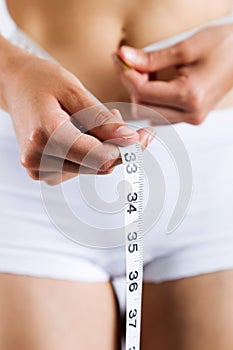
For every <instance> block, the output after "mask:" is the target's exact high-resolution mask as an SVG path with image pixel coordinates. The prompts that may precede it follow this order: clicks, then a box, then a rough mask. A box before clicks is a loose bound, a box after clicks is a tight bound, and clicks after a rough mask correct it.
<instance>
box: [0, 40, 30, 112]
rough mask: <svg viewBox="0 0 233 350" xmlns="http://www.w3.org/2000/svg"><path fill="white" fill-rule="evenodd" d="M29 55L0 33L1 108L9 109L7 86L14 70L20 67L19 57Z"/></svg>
mask: <svg viewBox="0 0 233 350" xmlns="http://www.w3.org/2000/svg"><path fill="white" fill-rule="evenodd" d="M24 55H27V53H26V52H24V51H23V50H22V49H20V48H18V47H16V46H14V45H12V44H11V43H10V42H9V41H8V40H6V39H5V38H4V37H3V36H1V35H0V108H2V109H4V110H6V111H8V102H7V93H6V90H7V86H8V84H10V83H11V80H12V78H13V76H14V72H15V71H16V70H17V69H19V67H20V65H19V59H20V58H22V57H23V56H24Z"/></svg>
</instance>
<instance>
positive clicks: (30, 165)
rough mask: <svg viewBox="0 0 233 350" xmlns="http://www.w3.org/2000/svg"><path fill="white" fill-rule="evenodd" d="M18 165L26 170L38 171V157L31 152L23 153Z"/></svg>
mask: <svg viewBox="0 0 233 350" xmlns="http://www.w3.org/2000/svg"><path fill="white" fill-rule="evenodd" d="M20 163H21V165H22V166H23V167H24V168H26V169H39V165H40V161H39V159H38V157H36V155H35V153H34V152H32V151H30V152H27V151H26V152H25V153H23V154H22V155H21V157H20Z"/></svg>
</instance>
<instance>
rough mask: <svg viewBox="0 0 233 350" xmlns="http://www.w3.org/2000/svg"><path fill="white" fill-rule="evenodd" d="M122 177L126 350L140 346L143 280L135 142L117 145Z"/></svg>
mask: <svg viewBox="0 0 233 350" xmlns="http://www.w3.org/2000/svg"><path fill="white" fill-rule="evenodd" d="M119 149H120V153H121V157H122V161H123V167H124V179H125V181H126V183H130V185H131V190H130V192H129V190H128V187H127V188H126V187H125V188H126V190H125V210H124V220H125V243H126V245H125V248H126V350H139V349H140V336H141V303H142V281H143V230H142V212H143V188H144V176H143V156H142V150H141V145H140V143H139V142H137V143H135V144H134V145H131V146H127V147H119Z"/></svg>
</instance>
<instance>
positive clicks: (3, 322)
mask: <svg viewBox="0 0 233 350" xmlns="http://www.w3.org/2000/svg"><path fill="white" fill-rule="evenodd" d="M118 324H119V323H118V316H117V306H116V301H115V297H114V293H113V289H112V286H111V284H110V283H107V282H106V283H105V282H99V283H86V282H70V281H61V280H53V279H44V278H35V277H28V276H20V275H11V274H0V349H1V350H15V349H17V350H41V349H43V350H66V349H69V350H77V349H80V350H93V349H101V350H118V349H119V333H118Z"/></svg>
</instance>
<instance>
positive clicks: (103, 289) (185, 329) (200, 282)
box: [0, 0, 233, 350]
mask: <svg viewBox="0 0 233 350" xmlns="http://www.w3.org/2000/svg"><path fill="white" fill-rule="evenodd" d="M7 3H8V6H9V9H10V12H11V15H12V17H13V18H14V19H15V21H16V23H17V24H18V25H19V26H20V27H21V28H22V29H23V30H25V31H26V32H27V33H28V34H29V35H30V36H32V38H34V39H35V40H36V41H37V42H38V43H39V44H40V45H41V46H42V47H44V48H45V49H46V50H47V51H48V52H49V53H50V54H51V55H52V56H54V58H56V59H57V60H58V61H59V62H60V63H61V64H62V65H63V66H64V67H65V68H66V69H67V70H69V71H70V72H72V73H73V75H72V77H71V75H70V74H69V73H68V72H67V71H62V72H61V70H60V68H59V69H58V68H57V66H56V67H54V66H52V65H50V66H49V67H48V71H51V69H52V70H53V71H56V69H58V70H59V72H58V71H56V73H55V72H54V76H55V80H56V77H57V81H58V80H60V78H61V73H62V76H63V78H64V81H65V82H66V89H65V90H63V91H61V90H60V89H58V90H56V89H53V88H51V86H50V88H51V90H50V89H49V90H47V92H48V94H47V96H48V95H51V92H52V96H53V97H55V100H56V99H57V100H56V102H60V100H59V99H58V97H57V96H58V93H59V94H60V93H61V92H62V93H61V95H62V96H61V95H59V97H60V98H62V99H63V100H64V101H67V103H68V104H69V106H68V107H69V108H71V109H72V108H73V107H74V101H76V98H77V100H79V102H80V99H78V97H80V96H82V98H81V104H80V105H79V106H78V107H80V108H81V107H85V106H87V105H88V106H89V105H90V101H89V100H88V98H87V96H86V94H85V93H83V90H82V88H81V89H80V85H79V82H80V81H81V82H82V83H83V84H84V85H85V86H86V87H87V88H89V89H90V90H91V91H92V92H93V93H94V94H95V95H96V96H97V97H98V98H99V99H101V101H107V102H109V101H119V100H120V101H128V100H129V99H130V93H129V91H128V90H127V88H125V87H124V86H123V85H122V83H121V82H120V79H119V77H118V75H117V72H116V70H115V67H114V65H113V63H112V60H111V55H112V53H113V52H116V51H117V49H118V48H119V46H121V45H122V44H126V45H129V46H134V47H137V48H141V47H143V46H146V45H148V44H150V43H152V42H155V41H157V40H159V39H162V38H165V37H168V36H170V35H174V34H176V33H179V32H181V31H183V30H186V29H189V28H191V27H193V26H196V25H199V24H202V23H205V22H207V21H210V20H214V19H216V18H218V17H221V16H224V15H225V14H227V13H229V12H230V10H231V9H232V3H231V1H230V0H229V1H227V0H225V1H216V2H214V3H213V1H205V3H204V4H203V1H202V0H200V1H195V3H191V4H190V3H189V2H181V1H158V2H155V1H152V0H148V1H146V2H145V1H144V2H143V3H142V2H138V3H137V5H135V1H125V2H124V3H122V2H120V1H114V2H107V1H105V0H102V1H98V5H96V6H95V4H97V2H94V1H85V2H84V1H77V0H73V1H70V2H69V6H67V1H65V0H60V1H57V0H54V1H52V0H51V1H48V0H43V1H41V0H34V1H30V0H21V1H17V0H8V1H7ZM193 4H194V5H193ZM148 8H149V9H150V11H148ZM190 9H191V10H190ZM103 13H106V16H103V17H102V14H103ZM51 18H53V21H51ZM135 18H136V19H137V21H136V22H135ZM158 23H159V24H158ZM97 29H98V30H97ZM100 38H101V40H100ZM87 42H88V43H89V45H86V43H87ZM4 45H7V44H6V43H5V44H4ZM100 45H101V47H100ZM9 50H10V49H9ZM6 51H7V50H4V52H6ZM17 54H19V56H20V57H23V56H21V53H16V55H17ZM1 57H3V56H2V55H1ZM24 57H25V56H24ZM26 61H27V62H28V65H27V67H30V65H31V66H34V67H35V66H36V67H38V65H37V63H36V64H34V63H32V58H31V57H29V56H27V59H26V60H25V61H24V62H26ZM34 62H35V61H34ZM38 62H39V61H38ZM43 67H44V66H43ZM43 67H41V69H42V70H43ZM52 67H53V68H52ZM1 71H4V72H6V71H7V69H6V70H5V69H3V70H1ZM10 71H11V72H15V70H11V69H10ZM16 71H18V70H16ZM32 71H33V70H31V72H32ZM33 72H34V71H33ZM40 72H41V71H40ZM34 73H35V74H36V72H34ZM12 74H13V73H10V75H11V77H12ZM38 74H40V73H38ZM29 76H30V74H29ZM74 77H77V78H78V79H80V81H78V80H74ZM4 79H5V81H6V80H7V77H4ZM0 80H1V79H0ZM2 81H3V80H2ZM11 81H12V80H11ZM1 83H2V82H1V81H0V84H1ZM15 83H16V85H15V86H14V85H12V87H11V89H12V90H9V89H8V91H6V89H4V88H3V89H1V93H0V100H1V106H2V107H4V108H5V109H6V110H8V111H9V112H10V113H11V115H12V119H13V123H14V125H15V130H16V134H17V137H18V141H19V144H20V145H21V151H22V152H21V156H22V157H21V162H22V164H23V165H24V166H25V167H26V168H27V170H28V173H29V175H30V176H31V177H34V178H37V177H38V162H36V164H33V165H32V164H31V162H30V160H31V159H32V158H33V157H32V156H31V155H32V154H35V153H36V152H38V153H40V152H41V150H40V147H41V143H40V141H41V139H39V142H38V130H39V133H40V132H41V128H40V127H39V129H38V125H39V126H40V124H41V121H42V122H43V120H42V119H41V113H38V112H41V111H40V110H38V108H36V106H35V104H33V103H32V102H30V101H33V100H34V99H35V96H33V93H32V94H31V91H33V89H31V88H30V89H27V86H26V85H27V84H24V83H25V82H24V83H23V84H22V82H21V81H20V78H18V79H15ZM2 84H3V85H4V83H2ZM5 85H7V84H5ZM42 85H43V86H44V84H43V82H42V83H41V86H42ZM54 85H55V84H54ZM63 86H64V85H63ZM21 87H23V88H24V91H25V92H26V93H27V97H28V98H27V99H26V100H27V101H29V102H28V103H29V105H30V107H33V108H34V111H35V113H34V114H33V115H34V116H35V118H34V119H33V120H34V122H35V123H34V124H33V123H32V124H30V125H28V124H27V125H28V129H27V133H25V132H23V133H20V129H21V127H17V126H18V125H20V123H22V124H21V125H25V122H26V121H27V120H28V119H27V116H26V115H25V113H24V110H23V109H21V107H20V99H18V98H17V97H18V95H17V94H16V93H15V94H14V93H13V95H14V96H15V99H14V98H12V97H7V96H12V91H13V90H14V91H22V89H21ZM72 87H73V88H72ZM74 87H75V88H74ZM70 88H71V90H70ZM75 89H76V93H77V91H78V92H79V94H77V95H75V94H74V90H75ZM71 91H72V95H73V97H74V99H73V100H70V101H68V98H67V96H68V95H69V94H70V92H71ZM35 94H36V95H38V94H37V92H36V90H35ZM14 100H15V101H16V100H17V103H18V105H17V106H18V107H20V109H21V116H22V117H24V118H26V119H24V120H23V121H22V119H21V118H20V116H19V113H18V111H19V108H16V107H15V106H14V105H15V104H14V103H13V101H14ZM22 100H23V95H22V98H21V101H22ZM10 101H12V104H11V103H10ZM44 101H45V100H43V102H44ZM53 102H54V100H53ZM83 102H84V104H83ZM86 102H87V104H86ZM38 105H39V106H41V105H46V104H45V103H38ZM47 106H49V104H48V105H47ZM54 106H56V108H58V105H57V104H56V103H55V102H54ZM49 108H50V106H49ZM56 108H55V109H54V115H57V113H58V109H56ZM69 108H68V109H69ZM75 108H77V105H76V104H75ZM27 109H28V108H27ZM16 110H17V113H16V112H15V113H14V111H16ZM66 110H67V107H66ZM42 112H44V111H42ZM59 112H61V113H62V117H64V118H68V115H65V114H64V113H65V112H64V110H62V109H59ZM69 112H70V113H72V111H71V110H70V111H69ZM42 114H43V113H42ZM54 115H51V114H50V115H49V116H50V126H51V128H53V126H54V124H53V121H54ZM109 117H110V119H111V120H112V122H113V124H114V127H113V128H111V129H110V130H109V128H108V127H107V128H104V132H103V128H102V129H101V130H98V129H97V130H95V133H93V135H92V137H93V138H95V140H94V142H99V140H100V139H101V140H102V141H104V140H105V139H108V138H109V136H112V137H113V138H117V135H116V134H115V130H116V129H117V127H118V126H121V125H123V124H124V122H123V121H122V120H121V119H120V117H119V115H116V114H113V115H111V116H109V115H108V118H109ZM46 120H47V119H46ZM37 122H38V123H37ZM56 122H59V121H57V120H56ZM42 124H43V123H42ZM30 127H32V129H30ZM21 130H23V129H21ZM50 132H51V131H50ZM31 135H32V136H33V137H32V141H33V142H31V141H30V142H29V147H28V143H27V142H26V141H27V140H30V136H31ZM103 135H104V136H103ZM136 139H140V141H141V143H142V145H143V146H144V147H145V146H146V145H147V144H148V142H149V141H148V139H147V136H146V133H145V131H143V130H141V131H140V132H138V133H137V134H135V133H134V135H133V136H132V140H131V141H129V140H128V141H127V142H129V143H130V142H134V141H135V140H136ZM25 140H26V141H25ZM42 141H43V140H42ZM118 141H119V140H118ZM121 142H122V138H121ZM111 147H112V146H111ZM78 149H79V148H78V147H77V148H76V149H75V150H74V153H75V151H78ZM114 152H116V148H114ZM23 155H26V157H24V156H23ZM105 155H106V158H104V161H105V163H106V162H107V166H106V167H105V168H104V169H103V170H104V171H106V172H108V171H111V169H112V168H113V167H114V165H115V161H116V160H117V158H118V154H117V153H115V154H114V157H111V159H109V157H108V153H105ZM111 155H112V154H111ZM53 156H54V155H53ZM81 156H82V154H81ZM58 158H59V157H58ZM101 161H103V159H101ZM98 165H99V164H98ZM71 168H72V169H71ZM87 168H88V170H87V169H86V171H87V172H88V171H92V170H93V169H96V164H93V163H91V164H88V166H87ZM90 169H91V170H90ZM78 171H79V162H78V160H77V159H75V160H74V159H73V158H72V157H71V158H70V159H67V169H66V176H73V175H74V174H75V176H76V175H77V173H78ZM45 172H46V173H51V172H53V169H46V170H45ZM67 173H68V175H67ZM46 175H48V174H46ZM66 176H64V179H66ZM68 178H69V177H68ZM44 180H46V181H47V182H48V183H49V182H50V179H48V178H47V177H46V176H45V178H44ZM55 181H56V180H55ZM51 184H52V183H51ZM232 273H233V272H232V271H228V272H221V273H216V274H212V275H206V276H199V277H195V278H187V279H185V280H182V281H174V282H169V283H163V284H159V285H156V284H149V283H146V284H145V288H144V306H143V334H142V350H147V349H148V350H151V349H156V350H183V349H185V350H186V349H190V350H204V349H205V350H206V349H209V348H211V349H212V350H228V349H229V350H230V349H232V347H233V339H232V336H231V333H230V329H231V328H232V325H233V321H232V319H231V316H230V315H231V314H232V312H231V311H230V309H229V308H228V307H227V306H228V305H229V304H230V301H231V295H232V292H233V285H232V284H231V283H230V280H231V278H232ZM93 291H95V295H93ZM196 291H198V294H197V292H196ZM207 294H208V298H206V295H207ZM87 300H88V303H85V302H86V301H87ZM96 300H98V303H96ZM194 303H195V309H194V308H193V305H194ZM84 305H85V308H84ZM102 314H103V315H104V317H100V315H102ZM90 315H91V316H92V317H90ZM220 316H221V317H220ZM19 320H20V321H19ZM118 322H119V316H118V312H117V308H116V305H115V298H114V294H113V292H112V289H111V286H110V284H109V283H99V284H89V283H75V282H65V281H55V280H48V279H43V278H40V279H38V278H34V277H25V276H16V275H7V274H0V325H1V326H0V348H1V350H15V349H16V348H17V350H37V349H45V350H47V349H49V350H55V349H56V350H64V349H67V348H69V349H71V350H73V349H81V350H82V349H85V350H93V349H103V350H104V349H108V350H118V348H119V334H118V329H117V325H118ZM225 325H227V327H225ZM97 327H98V329H97ZM90 328H91V329H92V333H91V336H90ZM167 329H168V330H169V333H168V332H167ZM213 334H214V336H215V338H214V341H213ZM29 335H30V337H29ZM16 344H17V345H16Z"/></svg>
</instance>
